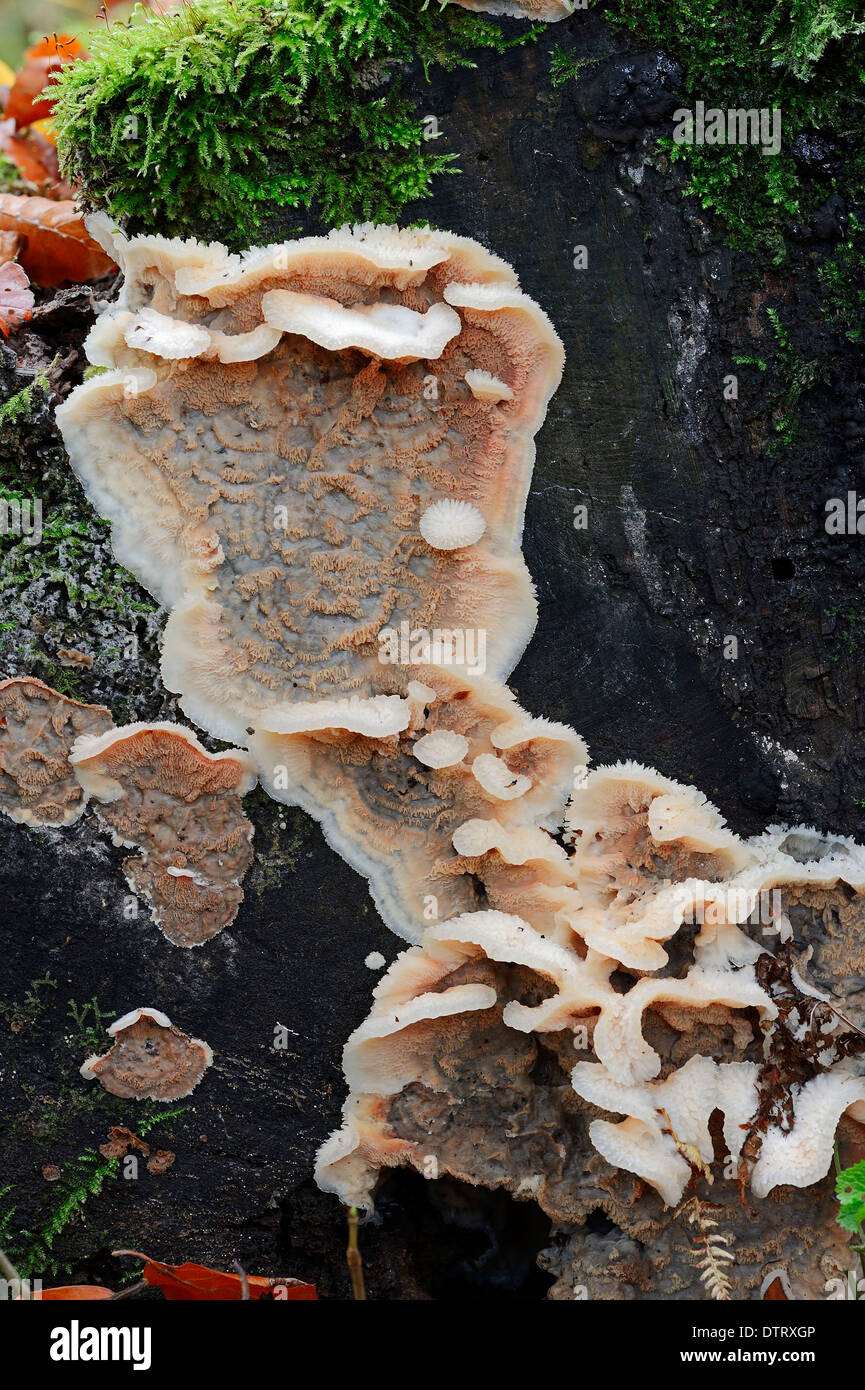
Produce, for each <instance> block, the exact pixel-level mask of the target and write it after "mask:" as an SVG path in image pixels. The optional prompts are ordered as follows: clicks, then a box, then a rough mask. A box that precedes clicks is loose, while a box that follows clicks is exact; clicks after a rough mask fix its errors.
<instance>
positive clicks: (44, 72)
mask: <svg viewBox="0 0 865 1390" xmlns="http://www.w3.org/2000/svg"><path fill="white" fill-rule="evenodd" d="M86 56H87V54H86V52H85V50H84V49H83V48H82V46H81V44H80V43H79V42H78V40H77V39H72V38H69V36H68V35H67V34H52V35H51V37H50V38H45V39H43V40H42V42H41V43H37V44H34V45H33V47H32V48H28V50H27V52H26V53H25V54H24V66H23V67H22V68H21V71H20V72H19V73H18V75H17V76H16V78H15V82H14V83H13V85H12V87H11V89H10V92H9V96H8V97H7V99H6V105H5V107H4V111H3V114H4V115H5V116H11V117H13V119H14V120H15V121H17V123H18V125H19V126H28V125H30V124H32V122H33V121H39V120H42V119H43V117H45V116H50V115H51V111H52V107H53V105H54V103H53V100H52V98H51V97H50V96H44V97H43V96H42V93H43V92H44V90H45V88H46V87H48V86H51V85H52V84H53V83H54V82H56V80H57V73H58V72H60V70H61V68H64V67H66V66H67V65H68V64H69V63H74V62H75V61H76V60H77V59H79V58H83V57H86Z"/></svg>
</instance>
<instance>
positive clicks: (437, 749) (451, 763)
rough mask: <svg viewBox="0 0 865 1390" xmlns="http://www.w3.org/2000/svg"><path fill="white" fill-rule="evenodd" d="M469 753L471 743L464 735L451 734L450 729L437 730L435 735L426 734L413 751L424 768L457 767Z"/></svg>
mask: <svg viewBox="0 0 865 1390" xmlns="http://www.w3.org/2000/svg"><path fill="white" fill-rule="evenodd" d="M468 751H469V741H468V739H467V738H464V737H463V735H462V734H454V733H451V732H450V730H449V729H436V730H435V732H434V733H431V734H424V735H423V737H422V738H419V739H418V740H417V742H416V743H415V745H414V748H413V749H412V752H413V753H414V755H415V757H416V758H417V760H418V762H419V763H423V765H424V767H433V768H441V767H456V765H457V763H461V762H462V760H463V758H464V757H465V755H466V753H467V752H468Z"/></svg>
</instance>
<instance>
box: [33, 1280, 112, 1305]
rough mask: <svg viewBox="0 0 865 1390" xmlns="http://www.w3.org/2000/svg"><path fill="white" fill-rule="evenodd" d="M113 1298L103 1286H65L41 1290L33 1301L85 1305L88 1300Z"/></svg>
mask: <svg viewBox="0 0 865 1390" xmlns="http://www.w3.org/2000/svg"><path fill="white" fill-rule="evenodd" d="M113 1297H114V1295H113V1293H112V1292H111V1290H110V1289H104V1288H103V1287H102V1285H101V1284H63V1285H61V1287H60V1288H57V1289H41V1290H40V1291H39V1293H34V1294H33V1300H34V1302H37V1303H38V1302H40V1300H41V1301H42V1302H43V1303H44V1302H46V1301H48V1302H52V1303H53V1302H57V1303H66V1302H74V1303H79V1302H81V1303H84V1302H86V1301H87V1300H88V1299H93V1298H113ZM16 1301H17V1302H19V1303H20V1302H22V1301H24V1300H22V1299H20V1298H19V1299H17V1300H16Z"/></svg>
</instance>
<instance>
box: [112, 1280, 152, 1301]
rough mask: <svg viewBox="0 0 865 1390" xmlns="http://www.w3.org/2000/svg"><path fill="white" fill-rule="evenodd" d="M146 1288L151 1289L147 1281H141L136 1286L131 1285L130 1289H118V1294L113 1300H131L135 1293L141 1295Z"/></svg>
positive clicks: (114, 1295) (113, 1295)
mask: <svg viewBox="0 0 865 1390" xmlns="http://www.w3.org/2000/svg"><path fill="white" fill-rule="evenodd" d="M146 1288H149V1285H148V1283H147V1280H146V1279H139V1280H138V1282H137V1283H136V1284H130V1285H129V1286H128V1288H125V1289H118V1290H117V1293H113V1294H112V1295H111V1300H112V1302H116V1301H117V1299H118V1298H131V1297H132V1295H133V1294H134V1293H140V1292H141V1290H142V1289H146Z"/></svg>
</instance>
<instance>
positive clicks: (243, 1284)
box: [234, 1260, 249, 1303]
mask: <svg viewBox="0 0 865 1390" xmlns="http://www.w3.org/2000/svg"><path fill="white" fill-rule="evenodd" d="M234 1268H235V1269H236V1270H237V1272H238V1274H239V1275H240V1297H241V1299H242V1300H243V1302H244V1303H248V1302H249V1280H248V1279H247V1277H246V1270H245V1269H244V1268H243V1265H242V1264H241V1263H240V1260H235V1261H234Z"/></svg>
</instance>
